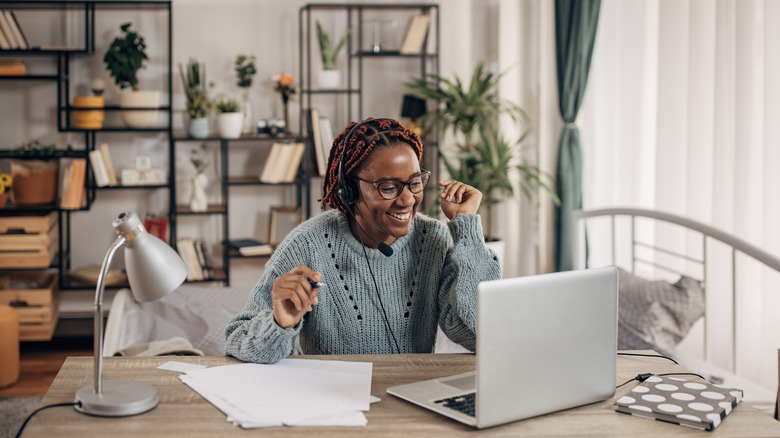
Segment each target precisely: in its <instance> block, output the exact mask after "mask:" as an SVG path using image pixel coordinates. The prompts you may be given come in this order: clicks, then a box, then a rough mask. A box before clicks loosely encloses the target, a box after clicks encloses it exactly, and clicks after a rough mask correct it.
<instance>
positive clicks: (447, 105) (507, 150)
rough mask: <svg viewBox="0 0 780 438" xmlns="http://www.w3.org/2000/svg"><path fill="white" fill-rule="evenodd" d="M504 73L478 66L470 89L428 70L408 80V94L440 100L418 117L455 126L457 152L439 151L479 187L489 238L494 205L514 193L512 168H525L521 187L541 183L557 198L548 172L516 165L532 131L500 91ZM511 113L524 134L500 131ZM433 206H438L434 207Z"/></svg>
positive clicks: (428, 125) (459, 175) (430, 125)
mask: <svg viewBox="0 0 780 438" xmlns="http://www.w3.org/2000/svg"><path fill="white" fill-rule="evenodd" d="M502 75H503V73H502V74H498V75H495V74H493V73H490V72H487V71H485V68H484V64H483V63H479V64H477V66H476V67H475V68H474V71H473V73H472V76H471V82H470V84H469V88H468V89H466V88H464V87H463V82H462V81H461V80H460V78H458V77H456V78H455V79H454V80H450V79H447V78H443V77H441V76H438V75H427V76H426V77H424V78H421V79H417V80H415V81H412V82H411V83H407V84H406V85H407V87H408V90H409V91H408V93H409V94H411V95H412V96H416V97H418V98H421V99H431V100H433V101H435V102H436V105H435V106H434V107H433V109H431V110H430V111H428V112H426V113H425V114H424V115H422V116H421V117H420V118H419V121H420V123H421V124H422V125H423V127H424V128H425V129H426V130H429V131H430V130H431V129H435V128H436V127H437V126H438V127H440V128H441V130H442V132H443V133H445V134H446V133H447V132H448V131H451V132H452V134H453V137H454V139H455V145H454V146H455V147H454V150H453V151H452V153H453V155H452V156H448V155H447V154H446V153H443V152H440V156H441V159H442V161H443V162H444V165H445V167H446V168H447V172H448V173H449V174H450V177H452V178H454V179H456V180H458V181H461V182H463V183H465V184H468V185H471V186H473V187H476V188H477V189H478V190H479V191H481V192H482V194H483V196H484V198H483V202H482V206H481V207H480V208H484V209H486V210H485V213H486V214H485V220H484V222H483V223H484V224H485V240H488V241H489V240H493V239H495V237H496V236H494V235H493V228H492V222H491V218H492V212H493V206H495V205H496V204H497V203H499V202H501V201H502V199H505V198H507V197H511V196H512V195H513V194H514V189H515V187H514V184H513V181H512V176H511V173H512V172H511V171H512V170H516V171H518V172H519V173H520V178H521V186H522V188H523V189H524V190H525V191H526V192H527V193H529V194H532V195H533V193H535V192H536V191H538V189H539V188H542V189H544V190H545V191H547V192H548V193H549V194H550V195H551V196H553V197H554V199H557V197H555V192H554V191H553V190H552V189H551V188H550V187H549V186H548V185H547V184H546V183H545V182H544V181H543V179H544V178H545V175H544V174H543V172H542V171H541V170H540V169H539V168H538V167H535V166H530V165H527V164H524V163H522V162H521V163H520V164H514V163H515V160H516V159H517V158H518V157H517V155H516V154H518V153H519V152H520V151H521V149H522V148H523V146H522V144H523V142H524V141H525V140H526V139H527V137H528V134H529V133H530V128H529V127H528V126H529V124H530V121H529V118H528V115H526V113H525V112H524V111H523V110H522V108H520V107H519V106H517V105H516V104H514V103H513V102H510V101H509V100H506V99H503V98H501V97H500V96H499V94H498V83H499V80H500V79H501V77H502ZM502 115H508V116H510V117H511V119H512V120H513V121H514V122H516V123H517V124H518V125H519V127H520V129H521V131H522V134H520V136H519V138H517V139H516V140H514V141H509V140H507V139H505V138H504V137H503V135H502V134H501V133H500V132H499V127H498V122H499V117H500V116H502ZM434 208H438V207H437V206H434Z"/></svg>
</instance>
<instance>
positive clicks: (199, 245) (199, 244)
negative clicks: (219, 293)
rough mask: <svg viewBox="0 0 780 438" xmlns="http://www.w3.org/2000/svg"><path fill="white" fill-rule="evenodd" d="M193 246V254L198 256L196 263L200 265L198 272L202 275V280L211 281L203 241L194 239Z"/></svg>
mask: <svg viewBox="0 0 780 438" xmlns="http://www.w3.org/2000/svg"><path fill="white" fill-rule="evenodd" d="M193 244H194V246H195V254H196V255H197V256H198V263H199V264H200V270H201V272H202V273H203V279H204V280H211V279H212V278H214V276H213V272H212V270H211V265H210V264H209V259H208V256H207V254H206V248H205V245H204V244H203V241H202V240H200V239H196V240H195V241H193Z"/></svg>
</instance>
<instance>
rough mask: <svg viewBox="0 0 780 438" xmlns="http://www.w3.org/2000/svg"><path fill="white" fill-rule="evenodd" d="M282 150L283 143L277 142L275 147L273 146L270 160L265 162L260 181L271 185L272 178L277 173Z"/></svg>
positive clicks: (269, 156) (269, 155)
mask: <svg viewBox="0 0 780 438" xmlns="http://www.w3.org/2000/svg"><path fill="white" fill-rule="evenodd" d="M281 150H282V143H277V142H275V143H274V144H273V145H271V152H270V153H269V154H268V159H266V161H265V167H263V172H262V173H261V174H260V177H259V179H260V181H262V182H266V183H270V182H273V181H272V177H273V174H274V172H275V171H276V168H275V166H276V161H277V157H278V155H279V153H280V152H281Z"/></svg>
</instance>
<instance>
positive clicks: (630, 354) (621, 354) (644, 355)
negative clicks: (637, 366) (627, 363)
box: [618, 352, 680, 365]
mask: <svg viewBox="0 0 780 438" xmlns="http://www.w3.org/2000/svg"><path fill="white" fill-rule="evenodd" d="M618 356H641V357H660V358H662V359H668V360H671V361H672V362H674V363H675V364H676V365H680V363H679V362H677V361H676V360H674V359H672V358H671V357H669V356H664V355H662V354H642V353H620V352H619V353H618Z"/></svg>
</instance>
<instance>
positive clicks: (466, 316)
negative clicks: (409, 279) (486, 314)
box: [438, 214, 501, 351]
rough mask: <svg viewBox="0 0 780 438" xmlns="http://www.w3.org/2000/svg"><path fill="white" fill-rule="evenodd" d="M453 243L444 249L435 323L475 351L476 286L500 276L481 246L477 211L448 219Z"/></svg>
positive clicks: (491, 256)
mask: <svg viewBox="0 0 780 438" xmlns="http://www.w3.org/2000/svg"><path fill="white" fill-rule="evenodd" d="M447 226H448V227H449V231H450V234H451V236H452V240H453V245H452V247H451V248H450V249H449V251H448V252H447V256H446V259H445V262H444V268H443V270H442V277H441V285H440V289H439V290H440V292H439V300H438V301H439V308H440V314H439V325H440V326H441V328H442V331H444V333H445V334H446V335H447V337H449V338H450V339H451V340H452V341H454V342H456V343H458V344H460V345H462V346H463V347H465V348H467V349H469V350H471V351H475V349H476V331H477V286H478V285H479V283H480V282H482V281H487V280H496V279H499V278H501V267H500V264H499V262H498V257H496V254H495V253H494V252H493V251H492V250H490V249H488V248H487V247H486V246H485V240H484V237H483V235H482V223H481V219H480V216H479V215H477V214H459V215H458V216H457V217H455V219H453V220H451V221H450V222H448V224H447Z"/></svg>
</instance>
